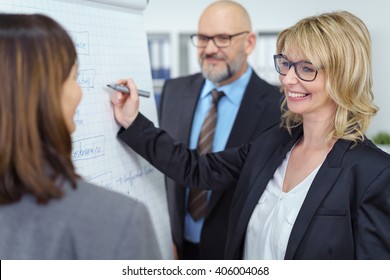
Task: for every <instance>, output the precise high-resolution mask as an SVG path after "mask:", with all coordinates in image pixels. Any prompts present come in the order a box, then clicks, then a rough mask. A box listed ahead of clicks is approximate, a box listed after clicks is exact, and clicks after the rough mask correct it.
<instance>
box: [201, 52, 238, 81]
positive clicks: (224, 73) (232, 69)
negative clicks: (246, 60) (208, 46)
mask: <svg viewBox="0 0 390 280" xmlns="http://www.w3.org/2000/svg"><path fill="white" fill-rule="evenodd" d="M205 58H215V59H222V60H224V61H225V63H226V67H224V68H223V69H220V70H219V69H216V66H215V65H213V64H207V65H206V64H204V63H203V62H204V59H205ZM241 60H242V55H241V54H240V55H239V56H238V57H237V58H236V59H235V60H234V61H233V62H232V63H230V64H229V63H228V62H227V61H226V59H225V57H223V56H218V55H203V56H202V58H201V59H200V61H199V64H200V68H201V69H202V75H203V77H204V78H205V79H208V80H210V81H212V82H213V83H215V84H220V83H222V82H223V81H226V80H228V79H230V78H231V77H233V75H234V74H235V73H237V72H238V71H239V69H240V68H241V64H242V62H241Z"/></svg>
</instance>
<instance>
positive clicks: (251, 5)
mask: <svg viewBox="0 0 390 280" xmlns="http://www.w3.org/2000/svg"><path fill="white" fill-rule="evenodd" d="M212 2H214V1H211V0H191V1H188V0H186V1H185V0H165V1H163V0H149V5H148V7H147V8H146V10H145V12H144V15H145V28H146V32H168V33H170V34H171V42H172V63H173V69H172V70H173V71H172V74H173V76H177V72H176V71H177V67H175V65H177V63H178V58H177V55H175V54H177V53H178V49H177V46H178V41H177V39H178V34H179V33H182V32H195V31H196V28H197V24H198V17H199V15H200V14H201V12H202V11H203V9H204V8H205V7H206V6H207V5H208V4H210V3H212ZM237 2H239V3H241V4H242V5H243V6H244V7H245V8H246V9H247V10H248V12H249V14H250V16H251V18H252V24H253V30H254V31H257V32H258V31H279V30H282V29H284V28H286V27H288V26H291V25H293V24H294V23H295V22H297V21H298V20H299V19H301V18H303V17H306V16H310V15H314V14H318V13H322V12H329V11H334V10H347V11H350V12H352V13H354V14H355V15H357V16H358V17H360V18H361V19H362V20H363V21H364V22H365V23H366V24H367V26H368V28H369V30H370V32H371V38H372V46H373V77H374V88H373V90H374V95H375V103H376V104H377V105H378V106H379V107H380V111H379V113H378V115H377V116H376V117H375V118H374V121H373V123H372V125H371V128H370V129H369V131H368V133H367V134H368V135H369V136H372V135H373V134H375V133H376V132H378V131H381V130H385V131H388V132H390V93H389V92H388V91H389V90H388V86H387V85H388V83H387V79H390V69H387V68H386V66H389V65H390V24H389V17H390V2H389V1H384V0H326V1H318V0H293V1H291V0H278V1H266V0H237Z"/></svg>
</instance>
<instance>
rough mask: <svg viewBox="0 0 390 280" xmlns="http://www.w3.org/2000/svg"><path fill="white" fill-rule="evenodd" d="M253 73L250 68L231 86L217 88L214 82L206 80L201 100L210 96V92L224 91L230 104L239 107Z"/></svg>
mask: <svg viewBox="0 0 390 280" xmlns="http://www.w3.org/2000/svg"><path fill="white" fill-rule="evenodd" d="M252 72H253V70H252V68H251V67H250V66H248V69H247V70H246V71H245V73H244V74H243V75H241V77H240V78H239V79H237V80H235V81H234V82H232V83H230V84H227V85H223V86H221V87H217V86H216V85H215V84H214V83H213V82H212V81H210V80H207V79H206V81H205V84H204V86H203V90H202V92H201V95H200V98H201V99H203V98H205V97H206V96H208V95H209V94H210V92H211V91H212V90H213V89H217V90H219V91H223V92H224V93H225V96H226V97H227V98H228V99H229V101H230V102H232V103H233V104H235V105H237V106H239V105H240V103H241V100H242V97H243V96H244V92H245V89H246V86H247V85H248V83H249V79H250V77H251V76H252Z"/></svg>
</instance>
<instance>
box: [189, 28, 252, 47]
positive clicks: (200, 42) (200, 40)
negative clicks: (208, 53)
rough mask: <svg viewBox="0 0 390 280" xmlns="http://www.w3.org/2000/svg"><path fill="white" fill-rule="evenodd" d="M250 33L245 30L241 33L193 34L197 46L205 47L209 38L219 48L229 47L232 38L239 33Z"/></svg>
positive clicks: (193, 41) (193, 42) (193, 40)
mask: <svg viewBox="0 0 390 280" xmlns="http://www.w3.org/2000/svg"><path fill="white" fill-rule="evenodd" d="M244 33H249V31H243V32H240V33H236V34H232V35H228V34H218V35H214V36H206V35H203V34H193V35H191V41H192V44H193V45H194V46H195V47H197V48H205V47H206V46H207V43H208V42H209V40H213V42H214V45H215V46H216V47H218V48H227V47H229V46H230V44H231V42H232V38H233V37H236V36H238V35H241V34H244Z"/></svg>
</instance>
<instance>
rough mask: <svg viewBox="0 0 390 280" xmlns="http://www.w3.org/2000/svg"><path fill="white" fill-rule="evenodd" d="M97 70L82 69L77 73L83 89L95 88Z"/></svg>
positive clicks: (78, 81)
mask: <svg viewBox="0 0 390 280" xmlns="http://www.w3.org/2000/svg"><path fill="white" fill-rule="evenodd" d="M95 75H96V70H95V69H82V70H79V72H78V73H77V83H78V84H79V85H80V87H82V88H83V89H93V88H94V87H95Z"/></svg>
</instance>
